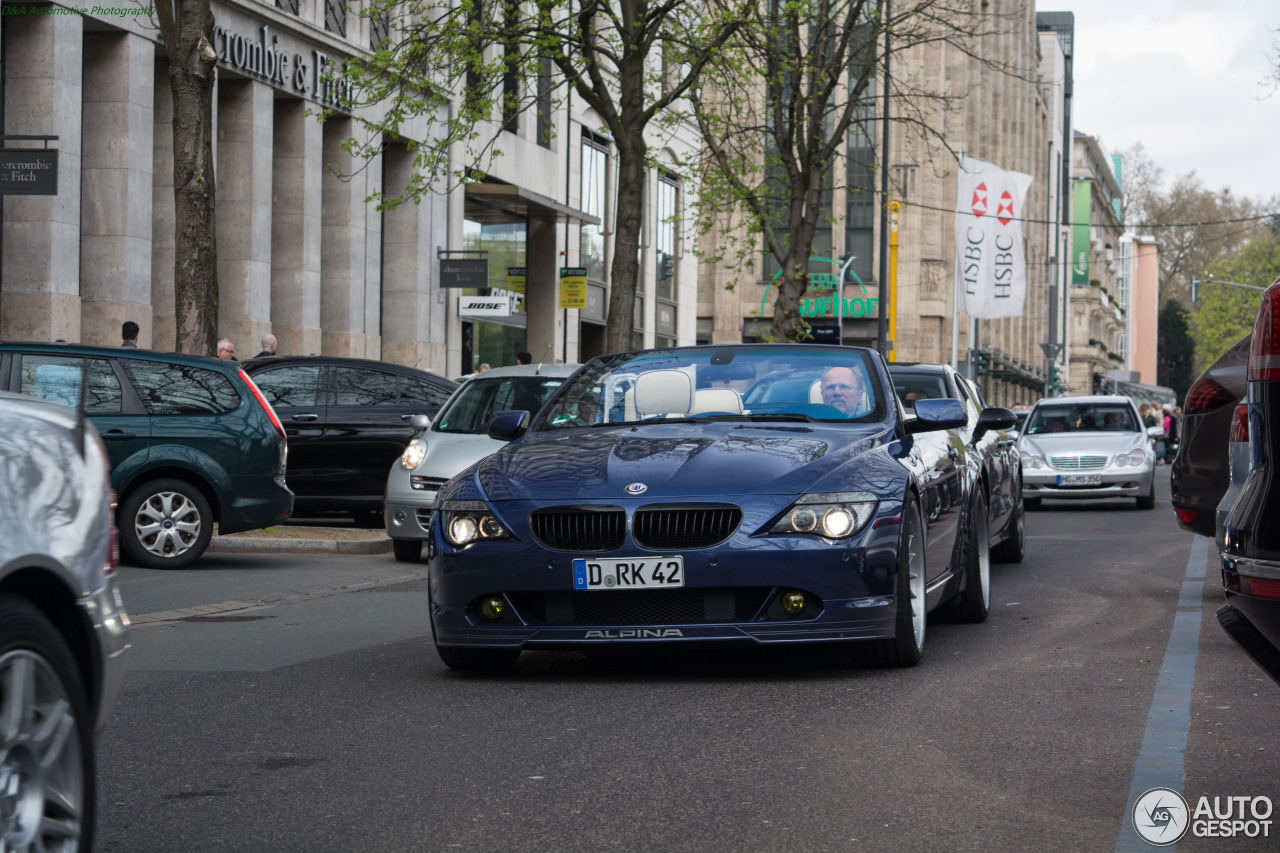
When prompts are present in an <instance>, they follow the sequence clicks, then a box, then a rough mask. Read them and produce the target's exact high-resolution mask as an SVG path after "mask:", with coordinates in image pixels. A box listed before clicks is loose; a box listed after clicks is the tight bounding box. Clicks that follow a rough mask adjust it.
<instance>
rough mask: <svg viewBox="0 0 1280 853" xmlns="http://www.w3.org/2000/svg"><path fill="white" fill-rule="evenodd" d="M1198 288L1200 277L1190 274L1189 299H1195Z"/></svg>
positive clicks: (1193, 300)
mask: <svg viewBox="0 0 1280 853" xmlns="http://www.w3.org/2000/svg"><path fill="white" fill-rule="evenodd" d="M1199 289H1200V279H1198V278H1196V277H1195V276H1191V301H1192V302H1195V301H1196V295H1197V291H1198V290H1199Z"/></svg>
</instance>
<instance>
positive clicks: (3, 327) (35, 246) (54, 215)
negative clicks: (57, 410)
mask: <svg viewBox="0 0 1280 853" xmlns="http://www.w3.org/2000/svg"><path fill="white" fill-rule="evenodd" d="M4 33H5V39H4V46H3V48H2V49H0V50H2V53H3V57H4V77H5V80H4V133H6V134H10V135H17V134H24V135H35V134H40V135H51V136H57V137H58V138H57V139H56V140H50V142H49V147H50V148H56V149H57V150H58V194H57V195H48V196H40V195H31V196H17V195H10V196H6V197H5V198H4V200H3V211H4V223H3V236H2V239H3V252H0V270H2V271H0V281H2V282H3V293H0V338H6V339H9V340H30V341H42V340H43V341H49V340H58V339H62V340H66V341H79V340H80V154H81V149H80V142H81V127H82V124H81V105H80V102H81V95H82V91H83V80H82V77H81V70H80V69H81V58H82V55H83V45H84V22H83V21H82V20H81V18H80V16H79V15H33V16H16V15H15V16H12V17H6V18H5V27H4ZM18 145H21V146H22V147H37V148H42V147H44V146H43V145H42V144H41V143H13V146H14V147H17V146H18Z"/></svg>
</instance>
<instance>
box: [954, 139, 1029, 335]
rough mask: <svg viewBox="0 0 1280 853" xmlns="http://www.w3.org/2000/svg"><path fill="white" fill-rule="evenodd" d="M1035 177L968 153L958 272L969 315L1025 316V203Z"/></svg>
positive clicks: (958, 225) (961, 199) (958, 228)
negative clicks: (1023, 214) (1023, 246)
mask: <svg viewBox="0 0 1280 853" xmlns="http://www.w3.org/2000/svg"><path fill="white" fill-rule="evenodd" d="M1030 186H1031V176H1030V175H1024V174H1023V173H1021V172H1006V171H1005V170H1004V169H1001V168H1000V167H999V166H993V165H992V164H990V163H984V162H982V161H981V160H970V159H968V158H965V161H964V165H963V166H961V167H960V189H959V191H958V193H957V200H956V211H957V214H956V276H957V278H958V279H959V280H958V281H957V285H958V286H960V287H963V288H964V310H965V312H966V313H968V315H969V316H970V317H981V318H982V319H993V318H996V317H1020V316H1022V303H1023V301H1024V300H1025V298H1026V294H1027V258H1026V255H1025V254H1024V253H1023V249H1022V202H1023V199H1025V198H1026V196H1027V188H1028V187H1030Z"/></svg>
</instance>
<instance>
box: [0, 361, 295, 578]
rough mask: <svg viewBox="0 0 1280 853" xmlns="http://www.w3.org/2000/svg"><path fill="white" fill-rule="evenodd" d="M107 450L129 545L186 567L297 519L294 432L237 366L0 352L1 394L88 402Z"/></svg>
mask: <svg viewBox="0 0 1280 853" xmlns="http://www.w3.org/2000/svg"><path fill="white" fill-rule="evenodd" d="M82 371H83V372H84V375H85V376H87V377H88V382H87V387H86V388H85V393H84V407H85V411H86V413H87V414H88V417H89V419H90V420H91V421H92V422H93V424H94V426H95V427H97V429H98V432H99V433H100V434H101V435H102V438H103V439H104V440H105V441H106V445H107V453H108V455H109V457H110V459H111V485H112V486H113V487H114V488H115V490H116V494H117V495H118V496H119V499H120V505H119V511H118V513H117V524H118V525H119V527H120V546H121V548H123V549H124V553H125V555H126V556H127V557H128V558H129V560H130V561H131V562H133V563H136V564H138V565H140V566H145V567H147V568H154V569H177V568H181V567H183V566H186V565H188V564H190V563H191V562H192V561H193V560H195V559H196V558H198V557H199V556H200V555H201V554H203V553H204V551H205V549H206V548H207V547H208V545H209V540H210V539H211V538H212V536H213V527H214V524H215V523H216V524H217V525H218V531H219V532H220V533H237V532H239V531H243V530H255V529H258V528H261V527H268V526H270V525H272V524H276V523H278V522H280V521H282V520H284V519H286V518H288V517H289V514H290V512H292V510H293V493H292V492H290V491H289V489H288V488H287V487H286V486H285V480H284V476H285V433H284V427H283V426H281V424H280V421H279V420H278V419H277V418H276V415H275V412H273V411H272V410H271V406H270V405H268V404H267V402H266V400H264V399H263V398H262V395H261V394H260V393H259V392H258V389H257V388H256V387H255V385H254V383H253V382H252V380H250V379H249V377H248V376H247V375H246V374H245V373H244V371H242V370H241V369H240V365H239V364H237V363H236V362H234V361H220V360H218V359H216V358H204V357H201V356H193V355H182V354H179V353H162V352H154V351H152V350H145V349H122V348H120V347H93V346H84V345H81V344H65V343H2V344H0V387H5V388H7V389H8V390H11V391H16V392H19V393H22V394H26V395H28V396H32V397H40V398H42V399H46V400H53V401H54V402H58V403H62V404H64V405H68V406H71V407H75V406H77V405H78V404H79V400H80V378H81V375H82Z"/></svg>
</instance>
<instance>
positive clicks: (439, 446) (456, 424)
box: [384, 364, 581, 563]
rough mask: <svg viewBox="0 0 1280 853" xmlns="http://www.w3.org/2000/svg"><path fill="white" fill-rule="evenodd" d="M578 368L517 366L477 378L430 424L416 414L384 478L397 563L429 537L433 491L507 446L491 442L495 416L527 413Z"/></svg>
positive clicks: (410, 558) (415, 554)
mask: <svg viewBox="0 0 1280 853" xmlns="http://www.w3.org/2000/svg"><path fill="white" fill-rule="evenodd" d="M579 367H581V365H578V364H539V365H532V364H521V365H516V366H514V367H496V368H494V369H493V370H486V371H485V372H484V373H478V374H475V375H474V376H473V377H472V378H470V379H468V380H467V381H466V382H464V383H463V384H462V385H461V386H460V387H459V388H458V389H457V390H456V391H454V392H453V394H452V395H451V396H450V397H449V399H448V400H447V401H446V402H445V404H444V406H443V407H442V408H441V409H440V412H439V413H438V414H437V415H436V418H435V420H434V421H431V422H428V421H427V419H426V417H425V416H423V415H419V416H417V417H415V418H414V419H413V421H412V423H413V425H414V426H415V427H416V428H417V429H418V433H417V434H416V435H415V436H414V437H413V439H412V440H411V441H410V442H409V446H408V447H406V448H405V450H404V453H402V454H401V456H400V458H399V459H398V460H397V461H396V462H395V463H394V464H393V465H392V466H391V471H390V473H388V474H387V491H386V496H385V500H384V509H385V517H386V525H387V535H388V536H390V537H391V544H392V545H393V546H394V548H395V555H396V559H397V560H400V561H401V562H406V563H411V562H415V561H416V560H418V559H419V558H420V557H421V556H422V543H423V542H425V541H427V539H429V538H430V536H431V512H432V508H433V507H434V506H435V502H436V492H437V491H438V490H439V489H440V487H441V486H443V485H444V484H445V482H446V481H447V480H449V479H450V478H451V477H453V476H454V475H455V474H457V473H459V472H460V471H463V470H465V469H466V468H468V467H470V466H471V465H472V464H474V463H476V462H479V461H480V460H481V459H483V458H485V457H486V456H488V455H489V454H490V453H493V452H494V451H496V450H497V449H498V448H499V447H502V445H504V444H505V443H506V442H504V441H498V440H497V439H493V438H489V435H488V430H489V419H490V418H492V417H493V413H494V412H504V411H510V410H520V409H523V410H526V411H528V412H529V413H530V414H533V413H534V412H536V411H538V409H540V408H542V404H543V403H544V402H546V400H547V398H548V397H550V396H551V392H553V391H555V390H556V389H557V388H559V387H560V385H561V384H563V383H564V381H565V380H566V379H568V378H569V377H570V376H572V375H573V374H574V373H575V372H576V371H577V369H578V368H579Z"/></svg>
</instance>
